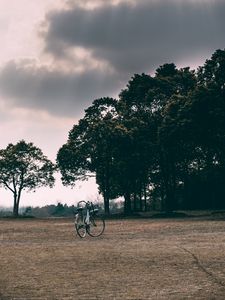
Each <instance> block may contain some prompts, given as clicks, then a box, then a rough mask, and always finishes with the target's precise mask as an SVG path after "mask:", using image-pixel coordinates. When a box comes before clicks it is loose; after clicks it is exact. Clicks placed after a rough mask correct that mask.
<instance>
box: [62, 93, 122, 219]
mask: <svg viewBox="0 0 225 300" xmlns="http://www.w3.org/2000/svg"><path fill="white" fill-rule="evenodd" d="M116 105H117V101H116V100H115V99H112V98H101V99H96V100H95V101H94V102H93V104H92V105H91V106H90V107H89V108H88V109H87V110H86V111H85V116H84V118H82V119H81V120H80V121H79V123H78V124H77V125H74V127H73V128H72V130H71V131H70V132H69V138H68V141H67V143H66V144H64V145H63V146H62V147H61V148H60V150H59V151H58V154H57V164H58V167H59V169H60V171H61V174H62V182H63V184H64V185H72V186H73V185H74V184H76V182H77V181H78V180H86V179H88V178H89V177H90V176H95V177H96V183H97V184H98V187H99V191H100V193H101V194H102V195H103V198H104V207H105V213H106V214H109V200H110V199H112V198H115V196H114V195H115V189H114V190H113V186H114V185H112V182H111V180H112V164H113V158H112V147H113V144H114V143H113V136H114V131H115V130H114V129H115V121H116V115H117V112H116Z"/></svg>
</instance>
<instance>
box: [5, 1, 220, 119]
mask: <svg viewBox="0 0 225 300" xmlns="http://www.w3.org/2000/svg"><path fill="white" fill-rule="evenodd" d="M67 4H68V5H67V6H66V7H64V6H63V7H61V8H58V9H57V10H53V11H51V12H50V13H48V14H47V15H46V19H45V25H46V26H45V29H44V32H42V39H43V42H44V45H45V48H44V51H43V56H42V55H40V57H39V59H40V60H42V59H43V61H42V64H43V62H44V63H45V65H44V66H43V65H42V66H40V65H38V64H37V63H36V62H32V61H25V60H23V61H20V62H18V61H11V62H9V63H7V64H5V65H4V66H2V68H1V70H0V94H1V95H2V97H4V99H5V101H7V103H8V105H9V106H11V107H12V106H14V107H22V108H30V109H39V110H45V111H48V112H49V113H51V114H54V115H60V116H74V117H76V118H78V117H80V116H82V114H83V110H84V109H85V108H87V107H88V106H89V105H90V104H91V102H92V101H93V100H94V99H95V98H99V97H103V96H117V94H118V93H119V91H120V90H121V89H122V88H124V86H125V84H126V82H127V81H128V80H129V78H130V77H131V76H132V75H133V74H134V73H140V72H151V73H152V72H153V71H154V70H155V68H157V67H158V66H159V65H162V64H163V63H167V62H174V63H175V64H177V65H179V66H186V65H189V64H190V62H192V63H193V62H194V64H196V65H197V64H198V65H199V64H200V63H203V61H204V60H205V59H206V58H209V57H210V55H211V54H212V53H213V52H214V51H215V50H216V49H217V48H224V46H225V45H224V44H225V41H224V36H225V18H224V13H225V2H224V1H223V0H217V1H213V0H198V1H197V0H196V1H193V0H167V1H164V0H151V1H150V0H132V1H131V0H108V1H103V0H82V1H81V0H67ZM41 28H42V30H43V23H42V25H41ZM46 54H47V55H46ZM46 62H47V63H48V64H46ZM52 66H54V67H52Z"/></svg>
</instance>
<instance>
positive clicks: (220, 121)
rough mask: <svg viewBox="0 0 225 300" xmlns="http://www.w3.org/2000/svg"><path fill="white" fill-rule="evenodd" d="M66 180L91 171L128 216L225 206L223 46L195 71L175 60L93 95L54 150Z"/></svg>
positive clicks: (106, 197)
mask: <svg viewBox="0 0 225 300" xmlns="http://www.w3.org/2000/svg"><path fill="white" fill-rule="evenodd" d="M57 163H58V166H59V168H60V170H61V174H62V180H63V182H64V183H65V184H75V183H76V181H77V180H78V179H87V178H88V176H93V175H94V176H96V182H97V184H98V186H99V191H100V192H101V193H102V195H103V197H104V204H105V212H106V213H109V201H110V199H114V198H116V197H121V196H122V197H124V199H125V202H124V203H125V205H124V209H125V212H126V213H130V212H132V211H138V210H147V209H149V208H153V209H154V208H161V209H163V210H167V211H171V210H173V209H178V208H221V207H225V202H224V201H222V199H223V198H224V196H225V185H224V178H225V177H224V175H225V50H217V51H216V52H215V53H214V54H213V55H212V57H211V59H208V60H206V62H205V64H204V65H203V66H201V67H199V68H198V70H197V71H195V70H191V69H190V68H189V67H185V68H181V69H178V68H177V67H176V66H175V65H174V64H173V63H170V64H164V65H162V66H159V68H157V69H156V72H155V75H154V76H150V75H147V74H135V75H134V76H133V77H132V78H131V79H130V81H129V82H128V84H127V86H126V87H125V89H123V90H122V91H121V93H120V95H119V98H118V99H112V98H101V99H96V100H95V101H94V102H93V104H92V105H91V106H90V107H89V108H87V109H86V111H85V116H84V117H83V118H82V119H81V120H80V121H79V123H78V124H77V125H75V126H74V127H73V129H72V130H71V131H70V133H69V138H68V141H67V143H66V144H65V145H63V146H62V147H61V149H60V150H59V152H58V155H57Z"/></svg>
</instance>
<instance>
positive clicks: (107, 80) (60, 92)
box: [0, 61, 120, 117]
mask: <svg viewBox="0 0 225 300" xmlns="http://www.w3.org/2000/svg"><path fill="white" fill-rule="evenodd" d="M119 87H120V82H119V81H118V80H117V79H116V78H115V76H114V75H113V74H106V73H105V72H102V71H101V70H98V72H97V70H96V69H89V70H85V72H84V71H83V72H62V71H61V70H51V69H49V68H47V67H37V65H35V64H30V63H29V62H27V61H25V62H21V63H16V62H10V63H8V64H7V65H5V66H4V68H3V69H2V70H1V73H0V93H1V95H2V97H5V98H7V101H8V105H11V106H17V107H27V108H33V109H41V110H46V111H49V112H51V113H53V114H56V115H61V116H73V117H79V116H81V115H82V114H83V110H84V109H85V108H87V107H88V106H89V105H90V104H91V102H92V101H93V100H94V99H96V98H99V97H102V96H107V95H108V94H112V95H113V94H114V93H115V91H117V89H118V91H119Z"/></svg>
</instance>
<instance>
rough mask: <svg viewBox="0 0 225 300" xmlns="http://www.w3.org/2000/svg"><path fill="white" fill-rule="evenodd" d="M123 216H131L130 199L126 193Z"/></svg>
mask: <svg viewBox="0 0 225 300" xmlns="http://www.w3.org/2000/svg"><path fill="white" fill-rule="evenodd" d="M124 199H125V202H124V214H125V215H130V214H131V197H130V193H129V192H126V193H125V195H124Z"/></svg>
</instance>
